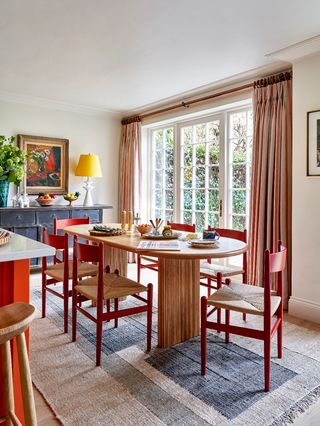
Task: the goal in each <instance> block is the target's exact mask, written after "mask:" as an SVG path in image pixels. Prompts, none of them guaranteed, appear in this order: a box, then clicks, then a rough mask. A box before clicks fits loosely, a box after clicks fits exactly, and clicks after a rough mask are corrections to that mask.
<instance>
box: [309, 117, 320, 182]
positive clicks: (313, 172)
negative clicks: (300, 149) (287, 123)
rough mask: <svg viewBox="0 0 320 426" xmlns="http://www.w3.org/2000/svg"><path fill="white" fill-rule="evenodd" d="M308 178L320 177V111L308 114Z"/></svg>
mask: <svg viewBox="0 0 320 426" xmlns="http://www.w3.org/2000/svg"><path fill="white" fill-rule="evenodd" d="M307 176H320V110H318V111H310V112H308V113H307Z"/></svg>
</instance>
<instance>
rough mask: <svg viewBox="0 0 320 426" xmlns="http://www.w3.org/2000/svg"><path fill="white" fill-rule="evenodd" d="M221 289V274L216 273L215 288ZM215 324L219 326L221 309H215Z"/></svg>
mask: <svg viewBox="0 0 320 426" xmlns="http://www.w3.org/2000/svg"><path fill="white" fill-rule="evenodd" d="M221 287H222V274H221V272H218V273H217V288H218V290H219V288H221ZM217 323H218V324H221V309H220V308H217ZM218 333H220V331H218Z"/></svg>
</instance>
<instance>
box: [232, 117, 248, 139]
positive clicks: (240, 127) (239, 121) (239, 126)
mask: <svg viewBox="0 0 320 426" xmlns="http://www.w3.org/2000/svg"><path fill="white" fill-rule="evenodd" d="M246 121H247V120H246V112H245V111H242V112H236V113H233V114H231V115H230V136H229V137H230V138H236V139H245V138H246V137H247V126H246Z"/></svg>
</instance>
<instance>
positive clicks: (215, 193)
mask: <svg viewBox="0 0 320 426" xmlns="http://www.w3.org/2000/svg"><path fill="white" fill-rule="evenodd" d="M209 211H213V212H219V190H218V189H213V190H210V191H209Z"/></svg>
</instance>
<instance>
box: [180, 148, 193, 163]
mask: <svg viewBox="0 0 320 426" xmlns="http://www.w3.org/2000/svg"><path fill="white" fill-rule="evenodd" d="M182 155H183V165H184V166H185V167H188V166H192V145H185V146H184V147H183V154H182Z"/></svg>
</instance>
